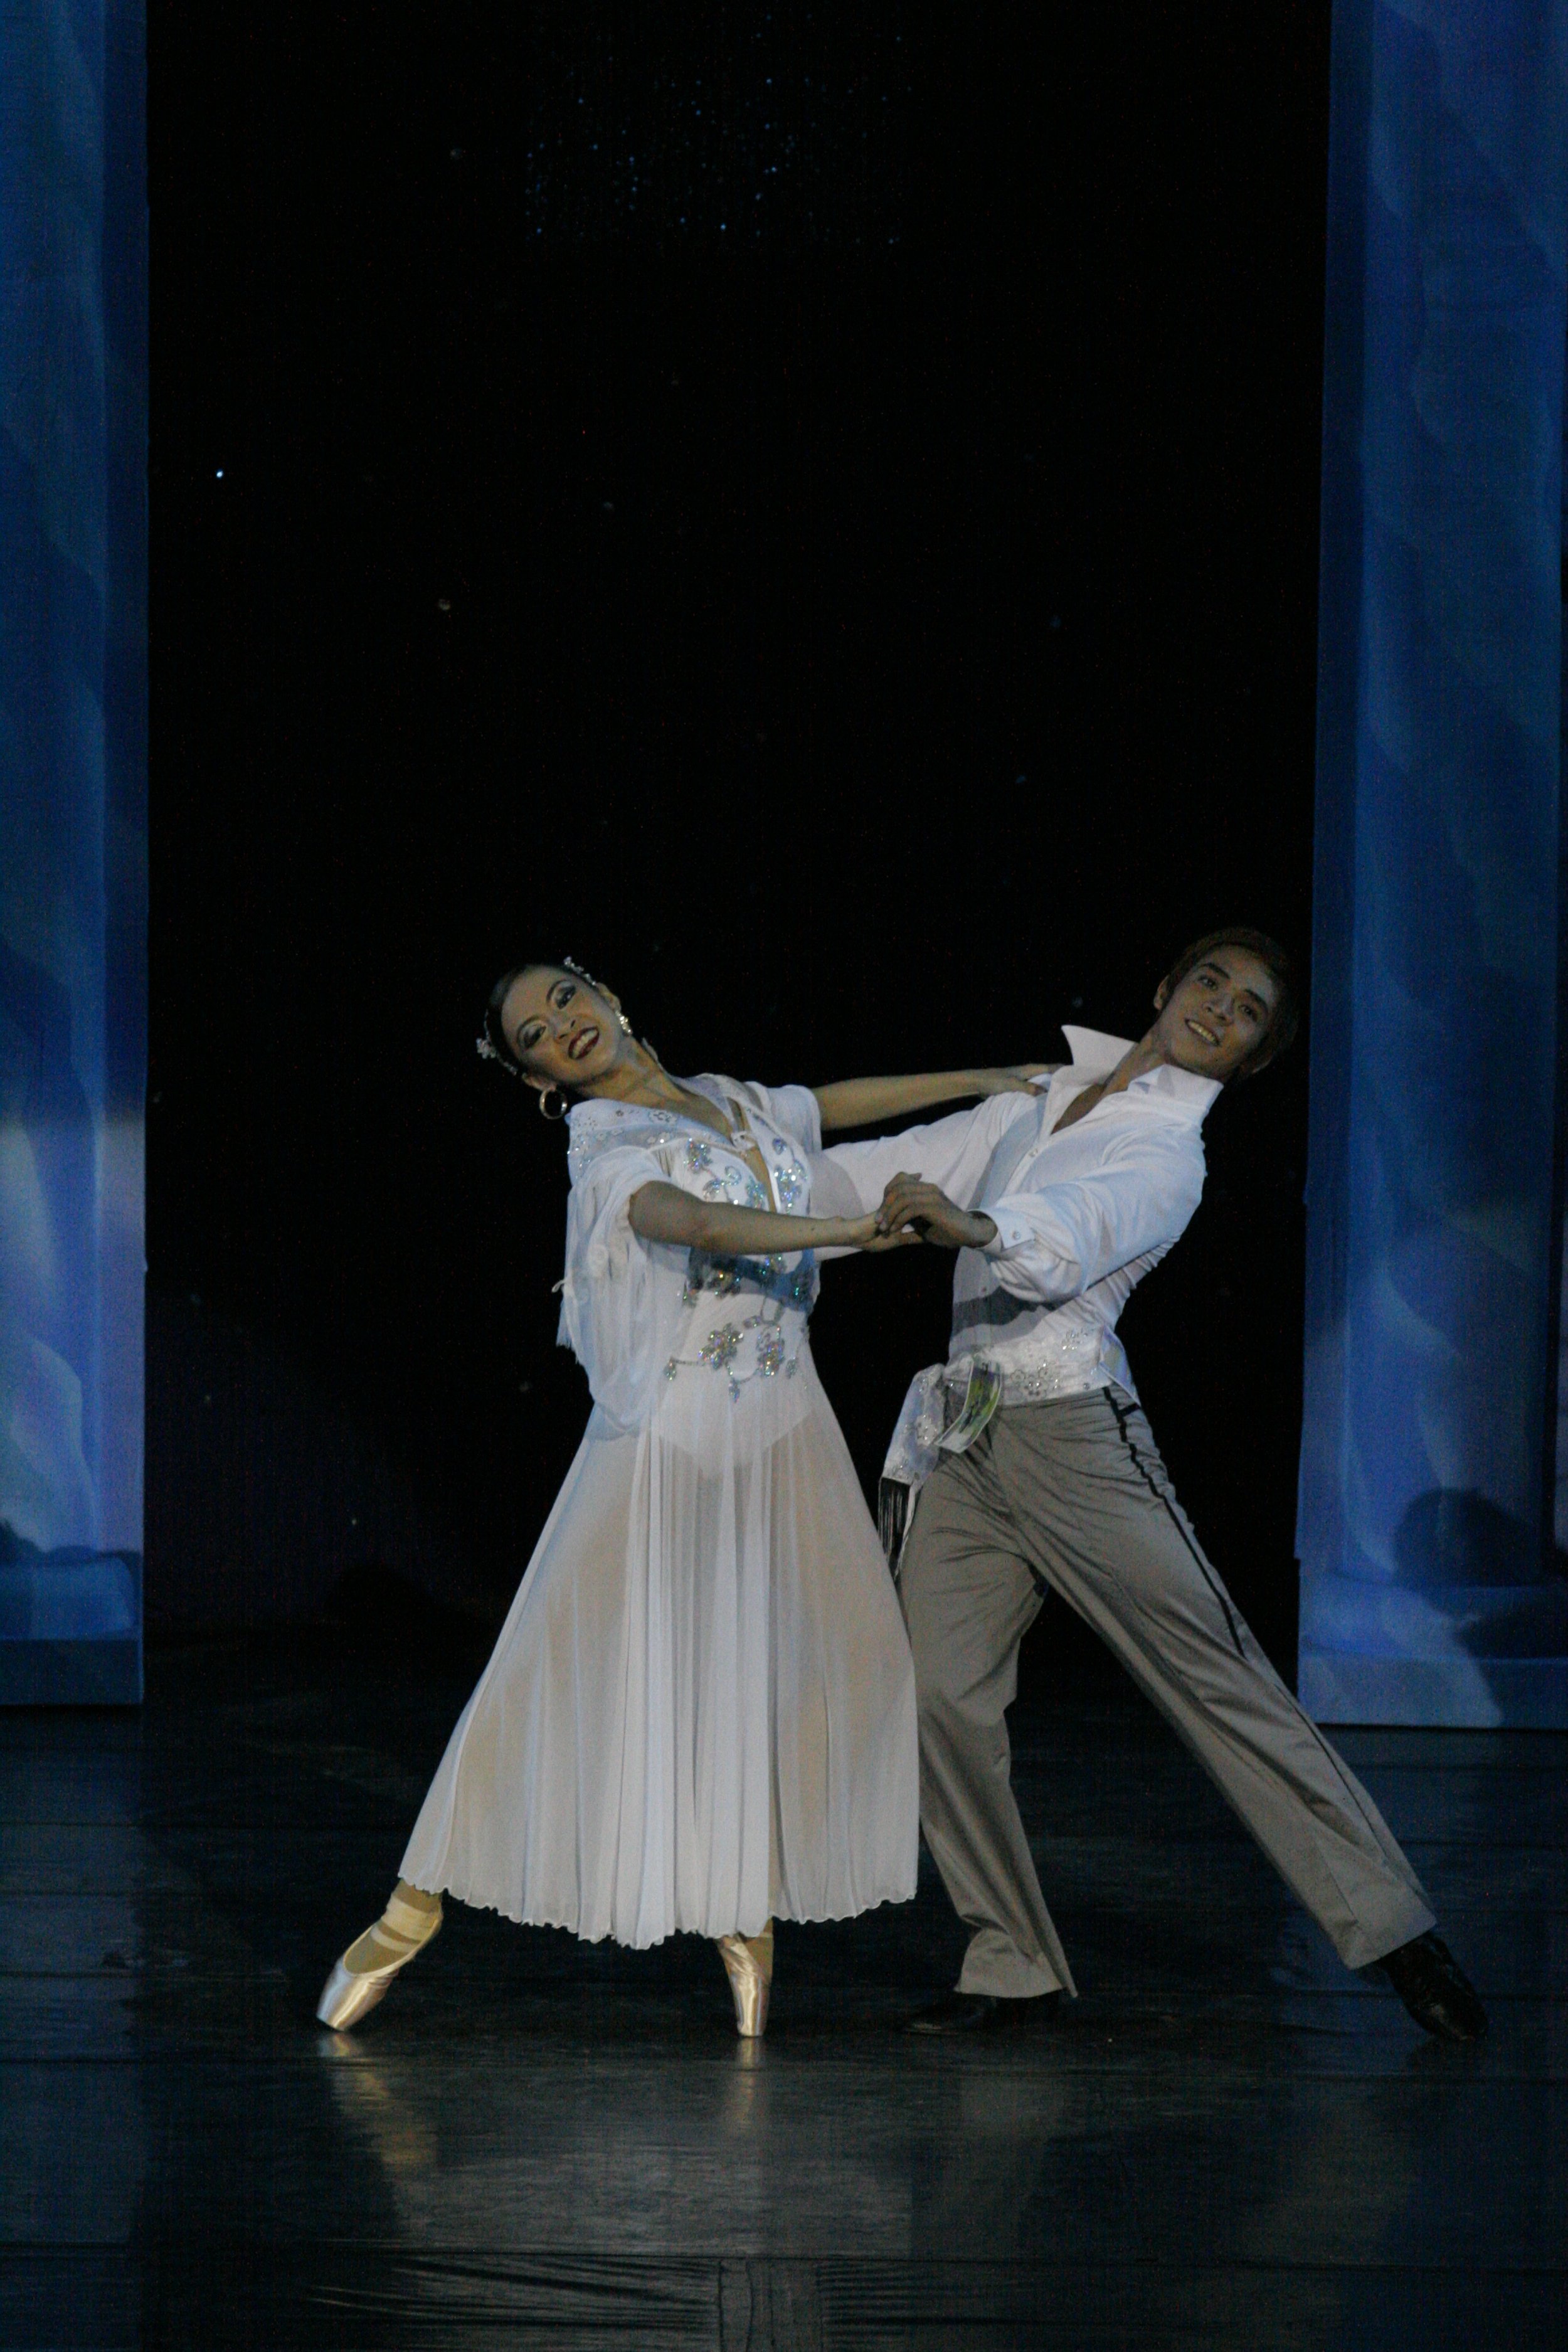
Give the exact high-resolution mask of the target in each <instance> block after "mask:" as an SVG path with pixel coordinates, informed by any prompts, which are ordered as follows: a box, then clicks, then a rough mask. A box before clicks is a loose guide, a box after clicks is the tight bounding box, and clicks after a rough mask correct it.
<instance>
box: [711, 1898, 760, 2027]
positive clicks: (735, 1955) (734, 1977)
mask: <svg viewBox="0 0 1568 2352" xmlns="http://www.w3.org/2000/svg"><path fill="white" fill-rule="evenodd" d="M718 1942H719V1958H721V1960H722V1961H723V1963H724V1973H725V1975H726V1976H727V1977H728V1978H729V1979H730V1990H731V1993H732V1995H733V1996H734V2001H735V2031H736V2032H737V2033H739V2034H742V2035H744V2036H745V2037H746V2038H747V2039H748V2040H752V2039H757V2038H760V2037H761V2035H762V2033H763V2031H764V2029H765V2028H766V2025H767V2021H768V1990H769V1987H770V1986H771V1985H772V1983H773V1922H772V1920H771V1919H770V1920H769V1922H768V1924H767V1926H766V1927H764V1928H763V1932H762V1934H761V1935H760V1936H721V1937H719V1939H718Z"/></svg>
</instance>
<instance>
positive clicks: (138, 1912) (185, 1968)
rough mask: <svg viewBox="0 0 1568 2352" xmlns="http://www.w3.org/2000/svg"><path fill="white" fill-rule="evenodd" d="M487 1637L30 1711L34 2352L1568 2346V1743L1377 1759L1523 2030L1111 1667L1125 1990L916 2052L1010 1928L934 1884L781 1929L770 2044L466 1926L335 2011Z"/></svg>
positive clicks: (15, 2306)
mask: <svg viewBox="0 0 1568 2352" xmlns="http://www.w3.org/2000/svg"><path fill="white" fill-rule="evenodd" d="M476 1663H477V1661H476V1657H475V1655H474V1654H472V1652H471V1650H470V1648H469V1647H468V1644H467V1643H466V1642H465V1640H464V1639H462V1638H460V1637H458V1636H455V1635H452V1634H451V1633H447V1635H446V1637H445V1638H444V1639H442V1640H437V1638H436V1637H435V1635H434V1634H432V1633H429V1632H428V1630H427V1629H425V1630H421V1629H405V1638H402V1639H395V1638H391V1637H390V1636H389V1635H388V1634H386V1633H384V1634H383V1635H382V1636H380V1637H378V1639H377V1641H376V1642H375V1643H369V1644H367V1643H365V1642H364V1641H363V1639H361V1640H359V1641H358V1642H357V1643H356V1642H355V1641H353V1640H351V1639H350V1638H349V1637H348V1636H346V1635H345V1634H343V1633H331V1632H321V1633H311V1634H309V1635H305V1634H300V1635H294V1636H289V1637H282V1636H275V1637H270V1638H267V1639H261V1638H258V1637H249V1638H247V1639H245V1640H239V1639H235V1640H216V1639H215V1640H212V1641H209V1642H205V1643H199V1644H198V1643H187V1644H184V1645H178V1646H171V1647H165V1648H164V1649H163V1650H162V1651H159V1650H154V1651H153V1654H152V1655H151V1657H150V1659H149V1675H148V1701H147V1706H146V1708H145V1711H144V1713H143V1714H142V1715H140V1716H137V1715H132V1714H115V1713H108V1712H104V1713H85V1712H84V1713H76V1714H42V1713H16V1714H12V1715H9V1716H6V1717H0V1879H3V1885H4V1893H5V1902H4V1905H3V1906H0V1987H3V2003H0V2086H3V2097H4V2105H5V2114H4V2118H3V2121H0V2133H3V2137H0V2147H4V2150H5V2162H4V2167H3V2171H4V2184H3V2187H0V2225H3V2227H0V2346H5V2347H35V2352H43V2347H94V2352H110V2347H115V2352H118V2348H119V2347H177V2352H201V2348H202V2347H209V2346H211V2347H223V2348H224V2352H239V2347H258V2352H286V2347H296V2346H298V2347H320V2348H321V2352H361V2347H363V2352H372V2347H376V2352H379V2348H380V2347H397V2352H419V2347H432V2352H435V2347H442V2352H446V2347H460V2346H463V2345H467V2344H468V2343H470V2342H471V2343H473V2344H475V2345H479V2344H483V2345H486V2346H500V2345H512V2344H516V2345H527V2346H544V2345H556V2344H559V2345H563V2346H571V2347H584V2352H585V2348H586V2347H601V2346H612V2345H613V2346H616V2347H650V2352H652V2347H677V2346H679V2347H687V2346H692V2347H695V2346H705V2347H725V2352H732V2348H733V2347H747V2352H769V2347H777V2352H784V2347H789V2352H796V2347H812V2352H837V2347H911V2352H912V2348H913V2347H922V2352H925V2348H926V2347H931V2348H932V2352H937V2348H938V2347H940V2352H946V2347H954V2352H969V2347H974V2352H980V2347H985V2352H1013V2347H1019V2352H1022V2347H1031V2352H1033V2347H1062V2352H1101V2347H1105V2352H1111V2347H1164V2346H1172V2345H1184V2344H1192V2345H1194V2346H1200V2345H1201V2346H1203V2347H1238V2352H1239V2347H1245V2348H1246V2352H1275V2347H1279V2352H1284V2347H1311V2352H1340V2347H1344V2352H1382V2347H1389V2352H1393V2347H1405V2346H1421V2347H1456V2352H1458V2347H1465V2352H1473V2347H1479V2346H1482V2345H1487V2344H1503V2343H1506V2344H1508V2345H1509V2346H1510V2347H1511V2352H1525V2347H1535V2346H1538V2345H1539V2346H1544V2345H1545V2344H1547V2343H1548V2341H1552V2342H1555V2340H1556V2338H1557V2329H1558V2324H1559V2320H1560V2314H1561V2309H1562V2305H1563V2294H1562V2290H1563V2277H1562V2267H1563V2235H1562V2215H1563V2197H1562V2190H1563V2171H1564V2157H1563V2150H1564V2147H1565V2145H1568V2130H1565V2129H1564V2125H1565V2123H1568V2117H1565V2116H1564V2114H1563V2072H1564V2069H1563V2057H1564V2035H1563V2010H1562V2006H1561V2002H1560V2000H1553V1998H1552V1996H1553V1995H1554V1994H1560V1991H1561V1968H1562V1958H1563V1935H1564V1910H1565V1905H1564V1870H1563V1813H1564V1790H1563V1763H1564V1760H1565V1759H1568V1741H1565V1740H1563V1738H1557V1737H1554V1736H1550V1735H1544V1734H1533V1735H1532V1734H1508V1733H1502V1734H1495V1733H1494V1734H1487V1733H1479V1734H1475V1733H1455V1732H1449V1733H1440V1734H1426V1733H1413V1732H1389V1731H1380V1732H1362V1733H1351V1734H1347V1735H1345V1736H1344V1738H1343V1741H1342V1745H1343V1746H1344V1748H1346V1750H1347V1752H1348V1753H1349V1755H1350V1756H1351V1758H1352V1761H1353V1762H1354V1763H1355V1765H1356V1767H1357V1769H1359V1770H1360V1771H1361V1772H1362V1773H1363V1777H1364V1778H1365V1779H1366V1780H1367V1781H1368V1782H1369V1784H1370V1785H1371V1787H1372V1790H1373V1794H1374V1795H1375V1797H1376V1798H1377V1800H1378V1801H1379V1802H1380V1803H1381V1804H1382V1806H1383V1807H1384V1811H1386V1813H1387V1814H1388V1816H1389V1818H1390V1820H1391V1821H1392V1822H1393V1823H1394V1826H1395V1828H1396V1830H1397V1831H1398V1832H1399V1833H1400V1834H1401V1835H1402V1837H1403V1838H1404V1839H1405V1842H1406V1843H1407V1845H1408V1847H1409V1850H1410V1852H1411V1853H1412V1856H1413V1858H1414V1859H1415V1863H1416V1865H1417V1867H1418V1868H1419V1869H1420V1870H1421V1871H1422V1873H1423V1874H1424V1875H1425V1876H1426V1879H1427V1882H1428V1884H1429V1885H1431V1887H1432V1888H1433V1890H1434V1893H1435V1895H1436V1898H1437V1907H1438V1909H1439V1912H1440V1915H1441V1923H1442V1925H1443V1927H1444V1929H1445V1931H1446V1932H1447V1934H1448V1936H1449V1938H1450V1940H1451V1941H1452V1942H1453V1943H1454V1945H1455V1947H1456V1948H1457V1949H1458V1952H1459V1953H1460V1955H1461V1957H1462V1958H1464V1960H1465V1961H1466V1964H1467V1966H1468V1968H1469V1969H1470V1971H1471V1973H1472V1974H1473V1975H1474V1977H1475V1978H1476V1979H1477V1981H1478V1983H1479V1986H1480V1988H1481V1990H1482V1992H1483V1995H1484V1996H1485V1997H1486V1999H1487V2000H1488V2001H1489V2006H1490V2009H1491V2011H1492V2017H1493V2033H1492V2038H1491V2040H1490V2041H1489V2042H1488V2043H1487V2044H1486V2045H1484V2046H1483V2047H1481V2048H1479V2049H1476V2050H1453V2049H1447V2048H1440V2047H1437V2046H1435V2045H1432V2044H1429V2043H1427V2042H1425V2041H1424V2040H1423V2039H1422V2037H1421V2036H1420V2035H1419V2034H1418V2033H1417V2032H1416V2031H1415V2028H1414V2027H1413V2026H1412V2025H1411V2024H1410V2023H1409V2021H1407V2020H1406V2018H1405V2014H1404V2012H1403V2011H1402V2010H1401V2009H1400V2008H1399V2007H1398V2005H1397V2003H1396V2002H1395V2001H1394V1999H1393V1997H1392V1995H1389V1994H1387V1993H1385V1992H1381V1991H1379V1990H1375V1989H1374V1987H1373V1985H1372V1984H1369V1983H1363V1982H1362V1981H1360V1980H1359V1979H1355V1978H1352V1977H1350V1976H1347V1975H1346V1974H1345V1973H1344V1971H1343V1970H1342V1969H1340V1967H1339V1965H1338V1963H1337V1961H1336V1960H1335V1959H1334V1958H1333V1956H1332V1954H1331V1952H1330V1951H1329V1950H1328V1949H1327V1948H1326V1947H1325V1946H1323V1945H1322V1944H1321V1940H1320V1939H1319V1938H1318V1937H1317V1935H1316V1933H1315V1931H1314V1930H1313V1929H1312V1928H1311V1927H1310V1925H1309V1923H1308V1922H1307V1921H1306V1920H1305V1919H1304V1918H1303V1916H1301V1915H1300V1912H1299V1911H1298V1910H1297V1909H1296V1908H1295V1906H1293V1905H1292V1904H1291V1902H1290V1901H1289V1897H1288V1896H1287V1895H1285V1894H1284V1893H1283V1891H1282V1890H1281V1889H1280V1888H1279V1885H1278V1884H1277V1883H1276V1881H1275V1880H1274V1879H1273V1878H1272V1876H1271V1875H1270V1874H1269V1872H1268V1869H1267V1868H1266V1866H1265V1865H1264V1864H1262V1862H1261V1861H1260V1860H1259V1859H1258V1856H1257V1855H1256V1853H1254V1852H1253V1850H1252V1848H1251V1847H1250V1845H1249V1844H1248V1843H1247V1840H1246V1839H1245V1837H1243V1836H1242V1835H1241V1833H1240V1832H1238V1831H1237V1829H1236V1827H1235V1826H1234V1824H1233V1823H1232V1822H1231V1821H1230V1818H1229V1816H1228V1815H1227V1814H1226V1812H1225V1811H1224V1810H1223V1808H1222V1807H1221V1806H1220V1804H1219V1803H1218V1801H1217V1800H1216V1799H1215V1797H1214V1796H1213V1794H1212V1792H1211V1791H1210V1790H1209V1789H1208V1786H1207V1784H1206V1783H1205V1781H1204V1780H1202V1779H1201V1778H1200V1777H1199V1775H1198V1774H1197V1772H1196V1770H1195V1769H1194V1767H1193V1766H1192V1765H1191V1764H1190V1763H1189V1762H1188V1760H1187V1759H1186V1758H1185V1756H1184V1753H1183V1752H1182V1751H1181V1750H1180V1749H1179V1748H1177V1747H1176V1746H1175V1744H1174V1742H1173V1740H1172V1739H1171V1738H1170V1736H1169V1735H1168V1734H1167V1733H1166V1731H1165V1730H1164V1728H1163V1726H1162V1725H1160V1724H1159V1723H1158V1722H1157V1721H1156V1720H1155V1719H1154V1718H1153V1717H1152V1716H1151V1715H1150V1714H1149V1713H1148V1711H1147V1710H1146V1709H1145V1708H1144V1707H1143V1706H1142V1703H1141V1702H1140V1701H1139V1700H1138V1699H1137V1698H1136V1697H1135V1696H1134V1695H1133V1694H1132V1693H1131V1690H1130V1689H1129V1688H1127V1687H1126V1686H1124V1685H1121V1684H1120V1683H1119V1682H1117V1681H1116V1680H1115V1679H1114V1677H1113V1675H1112V1674H1111V1673H1110V1672H1109V1671H1107V1672H1103V1673H1101V1672H1093V1673H1089V1674H1087V1675H1086V1674H1083V1673H1079V1672H1075V1673H1074V1674H1073V1675H1058V1677H1057V1679H1056V1685H1049V1684H1048V1683H1047V1684H1046V1685H1042V1686H1041V1687H1039V1688H1038V1689H1037V1690H1036V1691H1035V1692H1034V1693H1033V1694H1032V1695H1031V1696H1027V1697H1026V1699H1024V1700H1022V1701H1020V1704H1019V1706H1018V1707H1017V1708H1016V1710H1015V1715H1014V1732H1015V1742H1016V1751H1017V1778H1018V1782H1019V1786H1020V1792H1021V1797H1022V1801H1023V1804H1024V1807H1025V1811H1026V1817H1027V1818H1028V1820H1029V1822H1030V1823H1031V1827H1032V1828H1033V1829H1034V1830H1035V1831H1036V1832H1037V1837H1038V1844H1037V1853H1038V1857H1039V1861H1040V1864H1041V1873H1042V1877H1043V1878H1044V1880H1045V1883H1046V1885H1047V1892H1048V1894H1049V1895H1050V1897H1051V1901H1052V1905H1053V1908H1054V1910H1055V1912H1056V1916H1057V1918H1058V1924H1059V1925H1060V1927H1061V1928H1062V1930H1063V1934H1064V1937H1065V1938H1066V1941H1067V1944H1068V1950H1069V1952H1070V1953H1071V1955H1072V1958H1073V1961H1074V1965H1075V1968H1076V1969H1077V1971H1078V1975H1079V1985H1080V1989H1081V1991H1082V1995H1083V1997H1082V1999H1081V2000H1079V2001H1078V2002H1077V2003H1075V2004H1071V2005H1068V2006H1067V2007H1066V2008H1065V2010H1064V2011H1063V2013H1062V2015H1061V2016H1060V2018H1059V2020H1058V2021H1057V2023H1056V2024H1055V2025H1054V2026H1053V2027H1051V2028H1050V2029H1049V2030H1047V2031H1043V2032H1037V2033H1032V2034H1029V2035H1026V2036H1024V2037H1018V2038H1009V2039H1006V2040H995V2041H994V2040H989V2039H982V2040H980V2041H978V2042H974V2043H973V2044H966V2043H953V2042H919V2041H910V2040H908V2039H906V2038H904V2037H902V2036H900V2034H899V2032H897V2026H898V2023H899V2021H900V2019H901V2018H902V2017H905V2016H907V2015H908V2014H909V2013H910V2011H911V2010H912V2009H913V2008H914V2007H915V2006H916V2005H917V2004H918V2003H919V2001H920V2000H921V1998H922V1996H924V1995H925V1994H926V1993H927V1992H928V1991H929V1990H934V1989H938V1988H940V1987H941V1986H942V1984H943V1983H945V1982H951V1980H952V1975H953V1973H954V1969H955V1965H956V1958H957V1955H958V1952H959V1949H960V1948H961V1940H962V1939H961V1936H960V1932H959V1930H958V1928H957V1926H956V1923H955V1922H954V1921H953V1920H952V1916H951V1915H950V1913H949V1912H948V1909H947V1906H946V1904H945V1901H944V1898H943V1897H942V1891H941V1888H940V1886H939V1885H936V1883H935V1881H934V1878H931V1877H929V1875H928V1876H926V1877H922V1884H921V1895H920V1898H919V1900H918V1902H917V1903H916V1904H915V1905H913V1906H906V1907H905V1908H904V1909H902V1910H895V1911H883V1912H879V1913H876V1914H873V1915H871V1916H867V1917H865V1918H862V1919H859V1920H856V1921H852V1922H848V1923H844V1924H840V1925H837V1926H831V1927H810V1928H805V1927H784V1928H783V1929H781V1931H780V1936H779V1947H778V1975H777V1980H776V1989H775V1994H774V2005H773V2018H772V2021H771V2022H770V2025H769V2030H768V2038H767V2040H766V2042H764V2043H763V2044H762V2045H761V2046H760V2047H752V2046H748V2045H744V2044H740V2043H738V2042H736V2039H735V2036H734V2034H733V2032H732V2029H731V2024H730V2020H729V2007H728V1994H727V1991H726V1989H725V1984H724V1979H723V1976H722V1972H721V1969H720V1966H719V1963H718V1961H717V1959H716V1958H715V1957H714V1955H713V1954H712V1952H711V1951H710V1950H709V1949H708V1948H706V1947H704V1946H702V1945H700V1944H699V1943H698V1942H697V1941H696V1940H695V1939H692V1938H681V1939H679V1940H678V1941H676V1942H674V1943H672V1944H670V1945H668V1946H666V1947H664V1948H661V1949H658V1950H657V1951H653V1952H647V1953H631V1952H623V1951H619V1950H617V1949H616V1948H612V1947H608V1946H599V1947H595V1948H586V1947H583V1946H579V1945H577V1944H576V1943H574V1941H573V1940H572V1939H571V1938H570V1937H566V1936H564V1935H562V1934H559V1933H552V1932H549V1931H544V1930H524V1929H520V1928H516V1927H511V1926H510V1925H509V1924H508V1923H507V1922H505V1921H503V1920H500V1919H497V1918H495V1917H493V1916H489V1915H487V1914H479V1913H474V1912H470V1911H467V1910H464V1909H462V1908H461V1907H459V1906H450V1907H449V1911H448V1920H447V1927H446V1930H445V1932H444V1933H443V1934H442V1935H441V1937H439V1938H438V1939H437V1942H436V1943H435V1944H434V1945H433V1946H432V1947H431V1948H430V1950H429V1951H428V1952H427V1953H426V1954H425V1955H424V1956H423V1957H422V1958H420V1959H419V1961H418V1962H417V1963H416V1966H415V1967H414V1968H413V1969H411V1970H410V1971H409V1973H408V1975H407V1976H406V1978H405V1979H403V1980H402V1981H401V1982H400V1983H399V1984H398V1985H397V1986H396V1987H395V1990H394V1991H393V1993H392V1994H391V1996H390V1997H389V1999H388V2000H387V2001H386V2002H385V2003H384V2006H383V2007H382V2008H381V2009H380V2010H379V2011H376V2013H375V2014H374V2017H373V2018H371V2019H370V2020H369V2021H367V2022H366V2024H365V2025H364V2027H363V2029H362V2030H361V2031H360V2032H358V2033H356V2034H355V2035H353V2036H352V2037H348V2036H337V2035H332V2034H329V2033H326V2032H322V2031H321V2029H320V2028H318V2027H317V2026H316V2025H315V2023H314V2022H313V2021H312V2017H311V2009H312V2004H313V2002H314V2000H315V1996H316V1993H317V1991H318V1990H319V1988H320V1984H321V1979H322V1977H323V1976H324V1974H325V1971H326V1968H327V1965H328V1963H329V1962H330V1960H331V1958H332V1956H333V1954H334V1953H335V1952H336V1951H337V1950H338V1949H340V1948H341V1947H342V1945H343V1944H344V1943H345V1942H346V1941H347V1940H348V1938H349V1937H350V1936H351V1935H352V1934H353V1932H355V1931H356V1930H357V1929H358V1928H359V1927H362V1926H363V1925H364V1924H365V1922H366V1921H367V1920H368V1919H369V1918H370V1917H371V1916H373V1915H374V1912H375V1911H376V1910H377V1909H378V1908H379V1906H380V1904H381V1902H382V1900H383V1899H384V1895H385V1893H386V1890H387V1887H388V1885H389V1884H390V1882H391V1879H392V1877H393V1875H394V1874H395V1865H396V1862H397V1858H398V1854H399V1852H400V1850H401V1843H402V1839H403V1836H404V1835H405V1832H406V1829H407V1826H408V1823H409V1822H410V1820H411V1818H412V1814H413V1811H414V1809H415V1807H416V1804H417V1802H418V1800H419V1798H420V1796H421V1795H422V1794H423V1791H424V1787H425V1783H426V1777H427V1775H428V1772H429V1771H430V1769H432V1768H433V1766H434V1764H435V1762H436V1760H437V1757H438V1755H439V1753H440V1749H441V1747H442V1745H443V1742H444V1739H445V1737H446V1733H447V1729H448V1728H449V1726H450V1723H451V1721H452V1718H453V1717H454V1715H455V1713H456V1711H457V1708H458V1706H459V1705H460V1703H461V1700H462V1698H463V1696H464V1695H465V1693H466V1690H467V1687H468V1681H469V1680H470V1679H471V1675H472V1672H473V1670H474V1667H475V1664H476Z"/></svg>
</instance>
